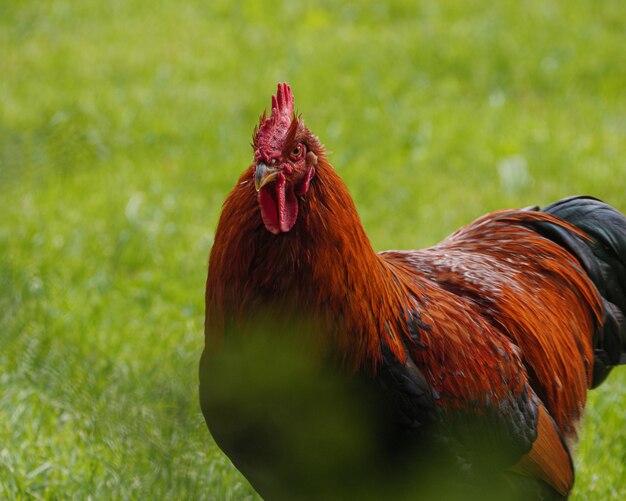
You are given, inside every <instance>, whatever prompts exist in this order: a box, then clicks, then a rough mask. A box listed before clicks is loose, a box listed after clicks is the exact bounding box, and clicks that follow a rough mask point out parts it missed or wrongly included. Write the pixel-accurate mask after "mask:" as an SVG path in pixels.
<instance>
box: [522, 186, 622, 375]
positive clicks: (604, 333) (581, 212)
mask: <svg viewBox="0 0 626 501" xmlns="http://www.w3.org/2000/svg"><path fill="white" fill-rule="evenodd" d="M542 212H546V213H548V214H552V215H554V216H557V217H559V218H561V219H564V220H565V221H567V222H569V223H570V224H573V225H574V226H576V227H577V228H579V229H580V230H582V231H583V232H585V233H586V234H587V235H588V236H589V237H590V240H584V239H582V238H580V237H579V236H577V235H574V234H573V233H571V232H569V231H567V230H565V229H563V228H562V227H559V226H556V225H554V224H551V223H538V224H537V225H536V227H535V230H536V231H538V232H539V233H540V234H542V235H543V236H545V237H547V238H550V239H551V240H553V241H554V242H556V243H558V244H559V245H561V246H563V247H564V248H566V249H567V250H568V251H569V252H570V253H571V254H573V255H574V256H576V258H577V259H578V261H579V262H580V264H581V266H582V267H583V268H584V269H585V271H586V272H587V274H588V275H589V277H590V278H591V280H592V281H593V283H594V284H595V286H596V287H597V289H598V292H599V293H600V295H601V296H602V300H603V304H604V314H605V322H604V325H603V327H602V330H601V331H600V332H599V333H598V334H599V335H598V336H597V337H596V339H594V354H595V360H594V372H593V383H592V386H593V387H596V386H598V385H599V384H600V383H601V382H602V381H604V379H605V378H606V376H607V375H608V374H609V372H610V371H611V369H612V368H613V367H614V366H615V365H620V364H626V318H625V317H626V217H624V215H623V214H621V213H620V212H619V211H617V210H616V209H614V208H613V207H611V206H610V205H607V204H605V203H604V202H601V201H600V200H598V199H596V198H592V197H583V196H579V197H570V198H565V199H563V200H559V201H558V202H555V203H553V204H550V205H548V206H547V207H544V208H543V209H542ZM534 226H535V225H534Z"/></svg>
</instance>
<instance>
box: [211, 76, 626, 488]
mask: <svg viewBox="0 0 626 501" xmlns="http://www.w3.org/2000/svg"><path fill="white" fill-rule="evenodd" d="M254 148H255V163H254V165H252V166H251V167H250V168H249V169H248V170H246V171H245V172H244V174H243V175H242V176H241V178H240V179H239V181H238V183H237V185H236V187H235V189H234V190H233V192H232V193H231V194H230V196H229V197H228V199H227V200H226V203H225V205H224V210H223V213H222V216H221V219H220V222H219V226H218V229H217V233H216V236H215V244H214V246H213V250H212V253H211V259H210V265H209V277H208V281H207V296H206V308H207V310H206V311H207V316H206V344H207V347H206V349H205V353H204V355H203V359H202V365H201V389H200V390H201V400H202V404H203V411H204V413H205V417H206V419H207V423H208V425H209V428H210V429H211V431H212V433H213V435H214V437H215V439H216V440H217V442H218V444H220V446H221V447H222V448H223V449H224V451H225V452H226V454H228V455H229V456H230V457H231V459H232V460H233V461H234V463H235V464H236V465H237V466H238V467H239V468H240V469H241V470H242V472H243V473H244V474H245V475H246V476H248V478H249V479H250V480H251V482H252V483H253V485H254V486H255V487H256V488H257V489H258V490H259V492H260V493H261V494H262V495H264V496H268V497H270V498H272V497H283V496H286V497H292V496H299V497H305V496H306V495H307V493H306V492H297V488H296V489H295V490H294V489H292V490H285V489H282V490H281V489H280V488H279V487H278V486H279V485H281V483H282V484H283V485H289V479H286V478H282V477H281V475H286V473H285V472H284V471H280V469H277V470H276V471H272V468H271V464H272V463H271V456H272V454H273V453H269V452H268V451H267V447H266V446H264V445H262V444H259V443H256V442H255V440H251V439H250V437H246V436H245V433H243V432H242V430H241V428H238V427H237V426H235V425H233V424H232V422H233V420H234V421H236V420H237V418H238V417H239V416H237V415H236V414H237V413H238V410H237V406H233V405H231V404H229V405H226V404H224V401H223V399H222V398H221V397H219V395H222V396H223V392H222V393H220V391H217V390H215V386H216V385H217V386H219V384H220V381H221V380H222V379H223V380H232V379H233V378H236V377H237V374H232V373H231V374H229V373H228V370H225V369H220V370H222V372H221V373H216V371H215V370H213V371H212V367H222V368H223V367H226V366H225V365H221V364H220V363H219V359H220V356H221V355H220V353H221V346H222V345H225V344H226V343H227V338H228V337H229V335H232V333H237V332H241V331H242V330H246V328H248V327H249V325H250V324H251V323H254V322H255V321H256V319H258V318H259V316H260V315H263V316H264V317H267V316H268V312H270V315H269V316H270V317H273V318H278V317H280V319H281V322H282V325H285V323H286V324H289V323H290V322H292V325H294V326H296V325H303V324H307V325H314V326H315V327H314V331H315V336H314V337H316V338H320V339H321V340H322V341H321V343H322V344H323V345H324V346H325V347H326V348H325V349H326V350H327V352H330V353H332V357H331V359H332V360H333V361H334V362H335V364H336V366H338V367H341V368H342V370H343V371H344V372H345V373H347V374H352V376H351V378H352V379H358V380H359V381H361V382H362V381H365V382H367V381H369V382H370V383H369V384H370V386H372V388H374V389H373V390H372V391H373V395H374V396H371V395H368V396H367V397H366V398H367V400H368V402H370V403H372V402H373V403H372V408H373V409H374V410H373V411H372V412H373V413H375V414H377V416H378V417H377V418H376V420H375V423H376V424H375V429H376V432H377V438H376V440H379V441H380V442H381V443H383V445H382V446H381V447H379V448H376V447H374V448H373V450H375V451H378V453H380V454H383V453H382V452H380V451H382V450H384V455H385V459H384V460H383V461H389V462H392V463H393V464H394V465H395V466H394V467H393V470H394V471H395V472H396V474H395V476H394V475H392V476H393V478H394V480H393V482H397V476H398V475H397V472H398V471H405V470H404V469H403V466H402V465H411V464H415V465H418V464H425V463H428V462H429V461H430V460H431V459H432V458H438V459H442V458H443V459H442V463H446V462H447V464H449V466H450V471H454V472H455V474H457V476H456V478H457V480H458V479H460V480H459V481H460V483H461V484H463V485H464V484H465V483H467V484H468V485H471V484H472V482H473V479H475V478H476V477H479V476H480V475H483V476H484V475H485V474H486V475H492V476H493V478H494V479H495V478H496V477H497V478H498V479H500V478H506V479H507V480H506V482H505V483H506V485H516V482H517V480H519V479H523V480H524V481H527V483H530V484H532V487H531V490H530V491H525V492H533V493H535V492H536V493H537V497H538V498H541V497H546V496H548V497H549V496H554V497H559V496H561V497H566V496H567V495H568V493H569V491H570V489H571V487H572V485H573V481H574V473H573V466H572V460H571V454H572V453H573V445H574V444H575V442H576V438H577V436H576V434H577V427H578V424H579V422H580V419H581V417H582V412H583V409H584V406H585V401H586V393H587V390H588V388H591V387H594V386H596V385H597V384H599V383H600V382H601V381H602V380H603V379H604V378H605V377H606V375H607V374H608V372H609V371H610V369H611V368H612V367H613V366H615V365H618V364H619V363H623V362H624V355H623V352H624V351H625V346H626V323H625V322H624V316H623V315H624V312H625V311H626V293H625V288H626V219H625V218H624V217H623V216H622V215H621V214H620V213H619V212H617V211H616V210H615V209H612V208H611V207H609V206H607V205H606V204H603V203H602V202H600V201H597V200H595V199H591V198H584V197H578V198H572V199H567V200H563V201H561V202H558V203H556V204H553V205H552V206H549V207H547V208H545V209H544V210H542V211H540V210H538V209H524V210H511V211H500V212H496V213H492V214H489V215H486V216H484V217H482V218H480V219H479V220H477V221H475V222H474V223H472V224H470V225H468V226H466V227H465V228H463V229H461V230H459V231H458V232H456V233H455V234H453V235H452V236H451V237H449V238H448V239H446V240H444V241H443V242H441V243H440V244H438V245H436V246H435V247H432V248H429V249H425V250H420V251H387V252H382V253H375V252H374V251H373V249H372V247H371V245H370V243H369V240H368V239H367V236H366V235H365V232H364V230H363V227H362V225H361V223H360V221H359V218H358V216H357V212H356V209H355V207H354V204H353V202H352V200H351V198H350V196H349V194H348V192H347V189H346V187H345V185H344V184H343V182H342V181H341V179H340V178H339V177H338V176H337V174H336V173H335V171H334V170H333V169H332V167H331V166H330V164H329V163H328V162H327V160H326V158H325V156H324V151H323V148H322V146H321V145H320V143H319V142H318V140H317V139H316V138H315V137H314V136H313V135H312V134H311V133H310V132H309V131H308V129H306V127H304V125H303V124H302V122H301V121H300V120H299V119H298V118H297V117H295V116H293V98H292V96H291V92H290V90H289V88H288V87H287V86H286V85H281V86H279V90H278V94H277V96H276V98H275V99H274V100H273V109H272V116H271V117H270V118H266V117H265V116H263V117H262V120H261V126H260V129H259V130H258V132H257V133H256V135H255V144H254ZM255 185H256V188H257V189H256V190H255ZM257 191H258V194H257ZM285 319H286V320H285ZM294 336H297V333H294ZM242 337H243V336H242ZM243 342H245V337H243ZM259 377H262V376H261V375H260V376H259ZM346 379H348V376H346ZM242 384H245V383H242ZM367 384H368V383H365V385H366V386H367ZM361 386H362V385H360V386H359V388H360V387H361ZM355 391H356V390H355ZM235 400H236V399H235ZM285 405H288V403H287V402H285ZM257 417H258V416H257ZM265 417H267V416H265ZM250 419H255V417H254V416H252V417H251V418H250ZM272 419H274V418H270V421H272ZM330 419H331V420H332V417H331V418H330ZM275 421H276V419H274V421H273V422H274V425H276V422H275ZM327 425H328V423H326V424H325V426H327ZM276 433H277V436H276V437H270V438H268V440H269V441H270V442H272V443H274V444H275V443H280V441H281V437H280V426H278V427H277V430H276ZM310 433H313V430H311V431H310ZM319 433H324V431H323V428H322V429H321V430H320V431H319ZM274 441H275V442H274ZM479 442H480V443H479ZM481 447H483V448H482V449H481ZM485 447H486V448H488V449H489V451H491V452H490V453H489V454H485V449H484V448H485ZM331 449H332V448H331ZM368 450H369V449H368ZM328 453H329V454H332V453H333V452H332V450H330V451H329V452H328ZM420 454H421V455H422V457H421V458H420ZM481 455H482V456H481ZM484 456H489V457H484ZM448 459H449V461H448ZM291 460H292V462H293V464H292V465H291V469H290V470H289V471H294V470H297V467H298V466H297V465H298V457H293V458H291ZM359 461H365V460H363V458H362V457H360V458H359ZM420 461H421V462H420ZM433 461H435V460H434V459H433ZM365 463H367V461H365ZM365 463H364V464H365ZM367 464H370V465H377V466H372V467H371V469H372V471H371V472H368V471H367V468H365V467H364V468H365V469H362V471H361V475H362V478H363V479H370V480H371V479H373V478H379V477H378V476H376V475H379V474H380V468H379V466H378V465H379V464H380V461H378V462H377V461H372V462H370V463H367ZM416 467H417V466H416ZM374 470H376V474H374V473H373V471H374ZM405 473H406V474H407V475H413V473H412V472H411V471H405ZM337 474H338V475H341V472H339V473H337ZM287 475H288V473H287ZM358 477H359V474H355V473H354V471H353V470H352V469H351V467H350V466H346V472H345V478H346V479H348V478H350V479H351V480H350V481H348V480H346V481H347V482H348V484H350V482H352V483H355V484H356V483H358V482H359V479H358ZM268 479H269V480H268ZM317 483H318V484H323V479H317ZM350 485H351V484H350ZM344 487H345V485H344ZM319 492H320V493H323V492H324V491H323V489H320V491H319ZM498 492H499V491H498ZM327 494H328V493H325V494H324V495H327ZM465 494H467V492H465ZM533 495H534V494H533Z"/></svg>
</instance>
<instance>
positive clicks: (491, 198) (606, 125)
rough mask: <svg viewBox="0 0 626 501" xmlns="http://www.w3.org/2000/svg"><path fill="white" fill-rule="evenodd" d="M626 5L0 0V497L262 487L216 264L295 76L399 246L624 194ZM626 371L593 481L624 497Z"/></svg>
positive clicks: (599, 394) (384, 241) (191, 493)
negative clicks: (208, 367) (234, 401)
mask: <svg viewBox="0 0 626 501" xmlns="http://www.w3.org/2000/svg"><path fill="white" fill-rule="evenodd" d="M624 26H626V7H625V5H624V3H623V2H622V1H620V0H614V1H611V0H607V1H600V2H588V1H586V0H572V1H558V2H557V1H551V0H541V1H539V0H537V1H525V2H519V1H515V0H511V1H502V2H487V1H478V0H471V1H465V0H463V1H461V0H458V1H455V0H450V1H445V2H435V1H429V0H422V1H418V2H414V1H408V0H394V1H390V2H387V3H381V2H375V1H369V2H359V3H350V4H345V5H337V3H336V2H331V1H330V0H325V1H324V0H320V1H318V2H315V3H314V4H313V3H311V4H306V3H304V2H295V1H293V2H292V1H282V2H281V1H266V2H256V1H251V0H244V1H242V2H229V1H225V0H213V1H212V2H200V1H184V2H166V1H150V2H148V1H145V0H128V1H124V0H116V1H110V2H96V1H83V2H80V3H78V2H71V1H70V0H44V1H32V0H22V1H19V0H3V1H2V2H1V3H0V497H1V498H30V497H34V498H65V497H67V498H78V499H84V498H88V497H93V498H147V497H157V498H163V497H169V498H173V499H185V498H207V499H241V498H254V497H255V495H254V493H253V491H252V489H251V488H250V487H249V485H248V484H247V483H246V481H245V480H244V479H243V478H242V477H241V476H240V475H239V474H238V472H237V471H236V470H235V469H234V468H233V467H232V466H231V464H230V463H229V462H228V460H227V459H225V458H224V457H223V456H222V454H221V453H220V452H219V450H217V448H216V447H215V445H214V444H213V442H212V440H211V438H210V435H209V434H208V432H207V430H206V429H205V426H204V423H203V420H202V417H201V414H200V412H199V406H198V403H197V388H196V386H197V375H196V374H197V370H196V367H197V361H198V357H199V354H200V351H201V347H202V343H203V336H202V331H203V325H202V324H203V287H204V280H205V272H206V262H207V258H208V254H209V251H210V248H211V244H212V238H213V232H214V229H215V224H216V221H217V218H218V215H219V212H220V206H221V203H222V201H223V200H224V198H225V196H226V194H227V193H228V191H229V189H230V188H231V187H232V185H233V184H234V182H235V179H236V178H237V176H238V174H239V173H240V172H241V171H242V170H243V169H244V168H245V167H246V166H247V165H248V164H249V163H250V161H251V158H252V154H251V150H250V147H249V142H250V137H251V133H252V128H253V126H254V125H255V123H256V121H257V118H258V115H259V114H260V113H261V111H262V110H263V108H266V107H268V106H269V99H270V95H271V93H273V92H274V91H275V85H276V82H278V81H289V82H290V83H291V84H292V86H293V88H294V93H295V96H296V106H297V109H298V110H299V111H300V112H303V113H304V117H305V119H306V122H307V124H308V125H309V127H310V128H311V129H312V130H313V131H314V132H315V133H317V134H318V135H319V136H320V138H321V140H322V142H323V143H325V144H326V145H327V147H328V148H329V149H330V150H331V151H332V152H334V153H333V154H332V156H331V160H332V162H333V164H334V166H335V167H336V168H337V170H338V171H339V172H340V174H341V175H342V177H343V178H344V179H345V180H346V182H347V184H348V186H349V187H350V189H351V192H352V194H353V196H354V198H355V201H356V204H357V207H358V209H359V213H360V215H361V217H362V219H363V222H364V225H365V227H366V229H367V231H368V234H369V235H370V237H371V239H372V242H373V244H374V246H375V247H376V248H377V249H385V248H415V247H422V246H426V245H430V244H433V243H435V242H436V241H438V240H439V239H441V238H443V237H444V236H445V235H447V234H449V233H451V232H452V231H453V230H454V229H456V228H457V227H459V226H460V225H462V224H464V223H467V222H469V221H470V220H472V219H473V218H475V217H477V216H479V215H481V214H482V213H484V212H487V211H490V210H494V209H498V208H505V207H515V206H526V205H530V204H546V203H548V202H550V201H553V200H555V199H557V198H559V197H563V196H566V195H570V194H578V193H588V194H593V195H595V196H597V197H599V198H602V199H604V200H605V201H607V202H609V203H611V204H613V205H615V206H616V207H617V208H619V209H621V210H622V211H626V162H625V152H626V148H625V145H624V138H625V136H626V100H625V94H624V85H625V82H626V66H625V65H624V64H623V61H624V57H623V56H624V43H623V42H624ZM625 383H626V370H625V369H620V370H616V371H615V372H614V374H613V375H612V376H611V377H610V379H609V381H608V382H607V383H605V384H604V385H603V386H602V387H601V388H600V389H598V390H596V391H594V392H592V393H591V396H590V402H589V406H588V411H587V419H586V420H585V422H584V425H583V428H582V441H581V444H580V446H579V449H578V450H579V454H578V457H577V461H576V462H577V466H578V473H577V483H576V488H575V493H574V496H573V499H575V500H584V499H611V500H618V499H624V498H626V469H625V466H624V465H625V464H626V384H625Z"/></svg>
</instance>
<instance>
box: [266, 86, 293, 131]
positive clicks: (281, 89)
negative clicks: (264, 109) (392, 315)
mask: <svg viewBox="0 0 626 501" xmlns="http://www.w3.org/2000/svg"><path fill="white" fill-rule="evenodd" d="M291 115H293V94H292V93H291V87H289V84H287V83H279V84H278V90H277V91H276V95H275V96H272V115H271V118H275V117H276V119H278V120H279V121H281V122H282V121H283V120H284V119H285V118H286V119H288V120H289V121H290V122H291ZM279 117H280V118H279Z"/></svg>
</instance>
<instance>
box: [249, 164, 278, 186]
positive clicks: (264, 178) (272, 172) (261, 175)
mask: <svg viewBox="0 0 626 501" xmlns="http://www.w3.org/2000/svg"><path fill="white" fill-rule="evenodd" d="M279 173H280V170H279V169H277V168H276V167H268V166H267V165H265V164H263V163H260V164H259V165H257V166H256V174H255V176H254V187H255V188H256V191H259V190H260V189H261V188H263V186H265V185H266V184H267V183H269V182H270V181H272V180H273V179H274V178H276V176H278V174H279Z"/></svg>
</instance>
